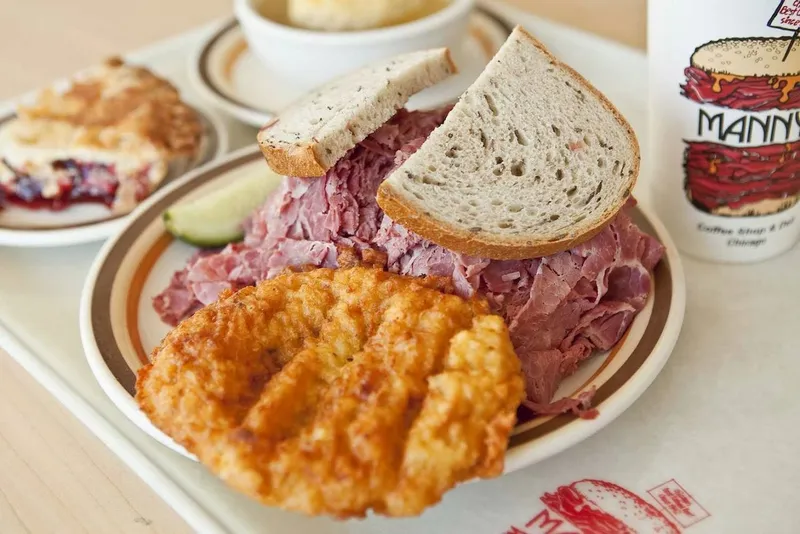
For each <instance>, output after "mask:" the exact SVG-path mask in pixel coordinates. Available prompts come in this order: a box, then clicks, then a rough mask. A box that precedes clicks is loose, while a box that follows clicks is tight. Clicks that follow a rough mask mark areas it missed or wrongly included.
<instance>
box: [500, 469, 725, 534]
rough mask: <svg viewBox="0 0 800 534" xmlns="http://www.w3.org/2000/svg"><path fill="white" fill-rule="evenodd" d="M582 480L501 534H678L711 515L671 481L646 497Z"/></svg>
mask: <svg viewBox="0 0 800 534" xmlns="http://www.w3.org/2000/svg"><path fill="white" fill-rule="evenodd" d="M647 494H648V495H649V496H650V497H651V498H653V499H655V502H648V500H647V498H646V497H642V496H639V495H637V494H636V493H634V492H632V491H630V490H628V489H625V488H623V487H622V486H620V485H618V484H614V483H613V482H607V481H604V480H594V479H584V480H579V481H577V482H573V483H572V484H570V485H568V486H560V487H559V488H558V489H556V491H554V492H552V493H545V494H544V495H542V496H541V498H540V499H541V502H542V503H543V504H544V505H545V507H546V508H544V509H541V510H538V511H536V513H535V514H534V515H533V516H532V517H531V518H530V519H529V520H528V521H526V522H525V523H523V524H520V525H515V526H511V527H509V528H508V529H506V530H505V531H504V533H503V534H681V532H682V529H685V528H688V527H690V526H692V525H694V524H696V523H698V522H699V521H702V520H703V519H706V518H707V517H710V516H711V514H710V513H708V511H706V509H705V508H703V507H702V506H700V503H698V502H697V500H695V499H694V497H692V495H690V494H689V492H687V491H686V490H685V489H684V488H683V487H682V486H681V485H680V484H678V483H677V482H676V481H675V480H674V479H673V480H670V481H668V482H665V483H664V484H661V485H660V486H657V487H655V488H653V489H652V490H650V491H649V492H647Z"/></svg>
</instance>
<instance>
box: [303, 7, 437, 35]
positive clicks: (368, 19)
mask: <svg viewBox="0 0 800 534" xmlns="http://www.w3.org/2000/svg"><path fill="white" fill-rule="evenodd" d="M447 4H448V0H405V1H397V0H288V17H289V21H290V22H291V23H292V24H294V25H295V26H298V27H301V28H308V29H313V30H323V31H351V30H369V29H374V28H383V27H386V26H394V25H396V24H403V23H406V22H411V21H413V20H417V19H421V18H423V17H427V16H428V15H431V14H433V13H436V12H437V11H440V10H441V9H443V8H444V7H446V6H447Z"/></svg>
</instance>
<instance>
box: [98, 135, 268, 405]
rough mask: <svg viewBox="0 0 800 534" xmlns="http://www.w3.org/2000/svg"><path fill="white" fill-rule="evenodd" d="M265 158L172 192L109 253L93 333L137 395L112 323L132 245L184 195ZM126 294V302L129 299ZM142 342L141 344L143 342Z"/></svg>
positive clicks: (253, 155) (247, 159)
mask: <svg viewBox="0 0 800 534" xmlns="http://www.w3.org/2000/svg"><path fill="white" fill-rule="evenodd" d="M262 157H263V156H262V155H261V152H260V151H259V150H254V151H253V152H248V153H247V154H243V155H241V156H239V157H238V158H236V159H233V160H230V161H228V162H226V163H223V164H221V165H220V166H218V167H214V168H212V169H209V170H208V171H206V172H204V173H203V174H201V175H199V176H197V177H195V179H193V180H190V181H189V182H187V183H185V184H183V185H182V186H181V187H179V188H177V189H175V190H174V191H172V192H170V194H168V195H166V196H165V197H164V198H162V199H160V200H159V201H158V202H156V203H155V204H153V205H152V206H150V207H149V208H148V209H147V211H145V212H144V213H141V214H140V215H139V216H138V218H136V219H135V220H134V221H133V222H132V223H131V224H130V226H128V227H127V228H126V229H124V230H123V231H122V233H121V234H120V236H119V238H118V240H117V242H116V243H115V244H114V247H113V248H112V249H111V251H110V252H109V253H108V256H107V257H106V260H105V262H104V263H103V265H102V266H101V267H100V271H99V272H98V273H97V278H96V279H95V282H94V293H93V294H92V301H91V304H90V310H91V321H92V330H93V331H94V339H95V343H96V344H97V347H98V349H99V350H100V353H101V354H102V356H103V361H104V362H105V364H106V366H107V367H108V369H109V370H110V371H111V373H112V374H113V375H114V377H115V378H116V379H117V382H119V384H120V385H121V386H122V387H123V388H125V390H126V391H127V392H128V393H130V394H131V396H133V395H134V394H135V391H136V388H135V386H136V374H135V373H134V372H133V370H132V369H131V368H130V365H128V362H127V361H126V360H125V357H124V356H123V355H122V350H121V349H120V342H119V341H118V340H117V339H116V338H115V337H114V331H113V329H112V322H111V290H112V287H113V285H114V280H115V279H116V277H117V273H118V272H119V268H120V266H121V265H122V262H123V261H125V259H126V257H127V254H128V252H129V250H130V249H131V246H132V245H133V243H134V242H135V241H136V239H137V238H138V237H139V236H140V235H141V233H142V232H143V231H144V230H145V229H146V228H147V227H148V226H149V225H150V224H151V223H152V222H153V221H154V220H155V219H157V218H158V217H161V214H162V213H163V212H164V211H165V210H166V209H167V208H168V207H169V206H171V205H172V204H174V203H175V202H176V201H178V200H180V199H181V198H182V197H183V196H185V195H186V194H188V193H189V192H191V191H192V190H194V189H196V188H197V187H199V186H201V185H203V184H206V183H208V182H210V181H211V180H213V179H215V178H217V177H219V176H220V175H223V174H226V173H228V172H230V171H232V170H233V169H235V168H237V167H240V166H242V165H245V164H248V163H251V162H252V161H256V160H258V159H260V158H262ZM127 298H128V297H127V295H126V299H127ZM123 306H125V308H124V313H125V314H126V316H127V313H128V310H127V303H123ZM139 343H141V341H139Z"/></svg>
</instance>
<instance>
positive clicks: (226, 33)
mask: <svg viewBox="0 0 800 534" xmlns="http://www.w3.org/2000/svg"><path fill="white" fill-rule="evenodd" d="M510 32H511V28H510V27H509V26H508V25H507V24H506V23H505V22H503V21H502V20H500V19H499V18H497V17H496V16H494V15H492V14H490V13H488V12H486V11H483V10H476V11H475V12H474V13H473V14H472V15H471V18H470V26H469V31H468V32H467V35H466V37H465V38H464V42H463V44H462V46H461V47H460V48H459V49H457V50H453V51H452V53H453V60H454V61H455V63H456V65H457V66H458V68H459V73H458V74H457V75H455V76H453V77H451V78H450V79H448V80H446V81H444V82H442V83H440V84H437V85H436V86H435V87H431V88H429V89H426V90H424V91H422V92H421V93H419V94H417V95H415V96H414V97H412V98H411V100H409V102H408V106H407V107H408V108H409V109H425V108H434V107H439V106H442V105H444V104H447V103H448V102H451V101H454V100H456V99H457V98H458V97H459V96H461V94H462V93H463V92H464V91H465V90H466V89H467V88H468V87H469V86H470V85H471V84H472V82H473V81H475V79H476V78H477V77H478V76H479V75H480V73H481V72H482V71H483V69H484V67H485V66H486V64H487V63H488V62H489V60H491V59H492V57H494V54H495V53H496V52H497V50H499V49H500V46H502V44H503V43H504V42H505V41H506V39H507V38H508V35H509V33H510ZM190 75H191V79H192V82H193V83H194V85H195V88H196V89H197V90H198V91H199V92H200V93H201V94H202V95H203V96H204V97H206V98H207V99H208V101H209V102H210V103H212V104H213V105H215V106H217V107H218V108H219V109H221V110H223V111H225V112H226V113H229V114H230V115H232V116H234V117H236V118H237V119H239V120H241V121H243V122H245V123H247V124H250V125H252V126H255V127H256V128H260V127H261V126H263V125H264V124H265V123H267V122H269V121H270V120H271V119H272V117H273V116H274V115H275V114H276V113H277V112H278V111H280V110H281V109H283V108H284V107H285V106H286V105H287V104H289V103H290V102H292V101H293V100H295V99H296V98H298V97H299V96H300V95H301V93H302V92H301V91H298V90H297V89H295V88H293V87H292V84H291V80H275V79H271V78H270V77H269V75H268V74H267V73H266V72H265V70H264V68H263V67H262V66H261V64H260V63H259V61H258V59H257V58H256V57H255V55H254V54H253V53H252V52H251V51H250V50H249V48H248V46H247V42H246V41H245V39H244V35H243V34H242V30H241V28H240V27H239V23H238V22H237V21H235V20H234V21H231V22H229V23H227V24H225V25H224V26H223V27H222V28H221V29H220V30H219V31H218V32H216V33H215V34H213V35H212V36H211V37H210V38H209V39H208V41H206V42H205V43H204V44H203V45H202V46H201V47H200V49H199V50H198V53H197V54H196V56H195V57H194V58H193V59H192V63H191V65H190Z"/></svg>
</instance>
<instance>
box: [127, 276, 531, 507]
mask: <svg viewBox="0 0 800 534" xmlns="http://www.w3.org/2000/svg"><path fill="white" fill-rule="evenodd" d="M446 285H448V284H444V283H443V280H442V279H427V280H424V279H417V278H410V277H405V276H400V275H396V274H391V273H387V272H384V271H382V270H380V269H374V268H365V267H353V268H348V269H316V270H313V271H308V272H296V273H286V274H283V275H281V276H279V277H277V278H275V279H273V280H269V281H266V282H262V283H260V284H258V285H257V286H256V287H248V288H245V289H242V290H240V291H238V292H237V293H234V294H226V295H223V296H222V297H221V298H220V300H218V301H217V302H215V303H213V304H211V305H209V306H207V307H205V308H203V309H201V310H200V311H198V312H197V313H195V314H194V315H193V316H192V317H190V318H188V319H187V320H185V321H183V322H182V323H181V324H180V325H179V326H178V327H177V328H175V329H174V330H173V331H172V332H171V333H170V334H168V335H167V336H166V337H165V339H164V340H163V342H162V344H161V346H160V347H158V348H157V349H155V350H154V351H153V354H152V357H151V364H150V365H147V366H146V367H144V368H143V369H142V370H141V371H140V373H139V376H138V380H137V393H136V398H137V400H138V402H139V405H140V406H141V408H142V410H143V411H144V412H145V413H146V414H147V416H148V417H149V418H150V420H151V421H152V422H153V423H154V424H155V425H156V426H157V427H158V428H160V429H161V430H162V431H164V432H165V433H166V434H168V435H169V436H171V437H172V438H173V439H175V440H176V441H177V442H178V443H180V444H182V445H183V446H184V447H185V448H186V449H187V450H189V451H191V452H192V453H194V454H195V455H196V456H197V457H198V458H199V460H200V461H201V462H202V463H203V464H205V465H206V466H207V467H208V468H209V469H211V470H212V471H213V472H214V473H216V474H217V475H219V476H220V477H221V478H222V479H223V480H225V481H226V482H227V483H228V484H229V485H231V486H232V487H234V488H236V489H238V490H239V491H241V492H243V493H245V494H247V495H250V496H252V497H254V498H256V499H258V500H260V501H261V502H263V503H265V504H268V505H274V506H280V507H282V508H285V509H289V510H293V511H298V512H302V513H306V514H309V515H319V514H325V515H331V516H334V517H338V518H347V517H363V516H364V515H365V514H366V513H367V512H368V511H369V510H373V511H374V512H375V513H378V514H382V515H387V516H411V515H417V514H419V513H421V512H422V511H423V510H424V509H425V508H426V507H428V506H430V505H432V504H434V503H436V502H438V501H440V500H441V498H442V495H443V494H444V493H445V492H446V491H447V490H449V489H450V488H452V487H453V486H455V485H456V484H458V483H460V482H463V481H466V480H468V479H471V478H474V477H482V478H489V477H494V476H498V475H500V474H501V473H502V470H503V461H504V455H505V450H506V447H507V445H508V438H509V434H510V432H511V429H512V428H513V427H514V424H515V422H516V409H517V406H518V405H519V404H520V402H521V401H522V399H523V396H524V384H523V379H522V375H521V370H520V363H519V360H518V358H517V356H516V354H515V353H514V349H513V347H512V345H511V341H510V339H509V335H508V330H507V328H506V325H505V323H504V322H503V320H502V319H501V318H500V317H499V316H496V315H492V314H490V312H489V308H488V306H487V304H486V303H485V302H484V301H482V300H464V299H462V298H460V297H458V296H455V295H452V294H447V293H445V292H442V291H441V289H442V288H443V286H446Z"/></svg>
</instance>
